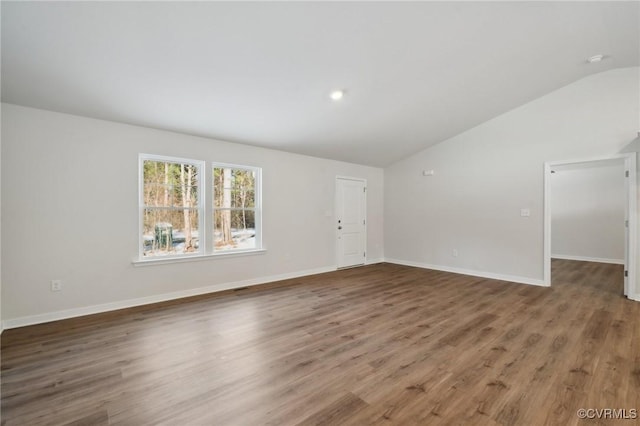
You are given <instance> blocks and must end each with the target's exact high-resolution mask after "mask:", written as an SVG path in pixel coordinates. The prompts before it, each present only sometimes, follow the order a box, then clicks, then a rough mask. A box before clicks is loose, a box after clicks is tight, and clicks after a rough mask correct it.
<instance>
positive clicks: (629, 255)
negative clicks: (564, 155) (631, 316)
mask: <svg viewBox="0 0 640 426" xmlns="http://www.w3.org/2000/svg"><path fill="white" fill-rule="evenodd" d="M635 160H636V158H635V153H631V154H621V155H616V156H611V157H606V158H597V159H589V160H573V161H554V162H547V163H545V181H544V186H545V192H544V212H545V214H544V236H545V244H544V281H545V284H546V285H553V284H554V283H556V282H559V281H558V280H557V278H559V277H562V274H574V275H575V276H578V277H583V278H584V277H591V276H594V275H598V274H600V276H602V277H606V279H601V280H600V281H597V280H594V281H593V285H598V286H602V287H603V288H604V287H607V289H608V290H610V291H616V292H618V293H624V295H625V296H627V297H629V298H632V299H635V298H636V296H637V292H636V282H635V277H636V236H637V234H636V218H637V216H636V211H637V206H636V204H637V194H636V164H635ZM552 267H553V268H552ZM552 270H553V271H554V272H553V273H554V276H552ZM556 271H558V272H556ZM572 271H573V272H572ZM556 273H558V274H560V276H556V275H555V274H556ZM616 277H619V278H616ZM612 280H614V281H612ZM585 282H586V281H585ZM616 286H617V287H616Z"/></svg>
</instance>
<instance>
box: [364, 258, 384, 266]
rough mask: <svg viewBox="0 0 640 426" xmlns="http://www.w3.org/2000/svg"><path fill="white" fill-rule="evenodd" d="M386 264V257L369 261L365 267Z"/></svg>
mask: <svg viewBox="0 0 640 426" xmlns="http://www.w3.org/2000/svg"><path fill="white" fill-rule="evenodd" d="M382 262H384V257H381V258H378V259H367V261H366V262H365V263H364V264H365V265H375V264H376V263H382Z"/></svg>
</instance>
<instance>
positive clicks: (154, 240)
mask: <svg viewBox="0 0 640 426" xmlns="http://www.w3.org/2000/svg"><path fill="white" fill-rule="evenodd" d="M203 169H204V163H203V162H201V161H197V160H186V159H180V158H172V157H161V156H155V155H147V154H141V155H140V175H141V176H140V185H141V188H140V210H141V211H140V258H141V259H142V258H145V259H147V258H154V257H159V256H162V257H167V256H189V255H194V254H202V253H203V244H202V241H201V240H200V235H201V232H200V230H202V229H203V217H204V212H203V206H204V204H203V202H202V193H201V187H202V184H201V176H202V170H203Z"/></svg>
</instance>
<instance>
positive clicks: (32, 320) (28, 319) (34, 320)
mask: <svg viewBox="0 0 640 426" xmlns="http://www.w3.org/2000/svg"><path fill="white" fill-rule="evenodd" d="M335 270H336V267H335V266H326V267H323V268H315V269H308V270H305V271H298V272H291V273H287V274H280V275H271V276H268V277H260V278H252V279H249V280H243V281H235V282H230V283H221V284H215V285H212V286H207V287H199V288H193V289H189V290H183V291H174V292H171V293H164V294H159V295H155V296H147V297H141V298H137V299H129V300H122V301H119V302H112V303H104V304H100V305H93V306H86V307H83V308H73V309H67V310H63V311H56V312H49V313H46V314H38V315H30V316H25V317H19V318H12V319H7V320H4V321H2V327H1V328H2V329H3V330H7V329H10V328H17V327H24V326H27V325H34V324H42V323H45V322H51V321H58V320H62V319H68V318H75V317H80V316H84V315H92V314H99V313H102V312H109V311H115V310H118V309H125V308H132V307H135V306H142V305H148V304H151V303H158V302H166V301H168V300H175V299H182V298H184V297H190V296H198V295H201V294H207V293H215V292H218V291H223V290H232V289H234V288H242V287H247V286H252V285H258V284H267V283H271V282H275V281H281V280H288V279H291V278H299V277H305V276H308V275H315V274H322V273H325V272H331V271H335Z"/></svg>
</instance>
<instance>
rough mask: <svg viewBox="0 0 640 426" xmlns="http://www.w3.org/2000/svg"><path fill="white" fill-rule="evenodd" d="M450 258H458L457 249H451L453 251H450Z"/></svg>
mask: <svg viewBox="0 0 640 426" xmlns="http://www.w3.org/2000/svg"><path fill="white" fill-rule="evenodd" d="M451 256H453V257H458V249H453V250H452V251H451Z"/></svg>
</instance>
